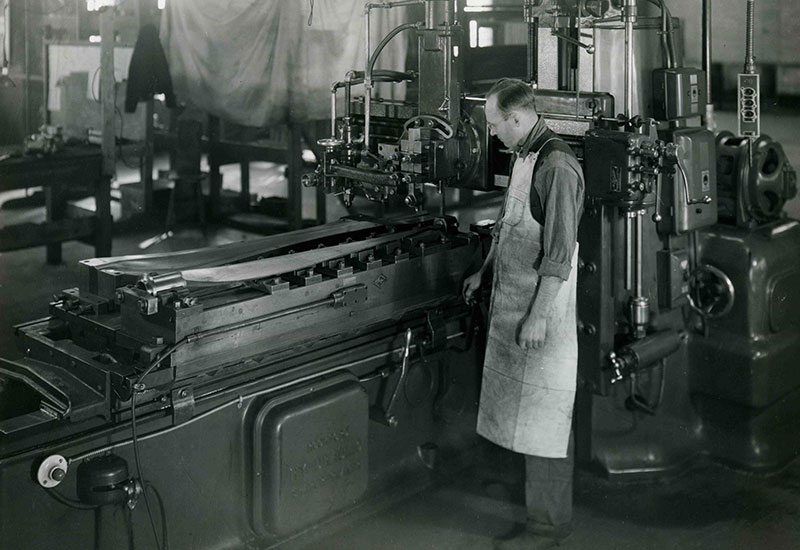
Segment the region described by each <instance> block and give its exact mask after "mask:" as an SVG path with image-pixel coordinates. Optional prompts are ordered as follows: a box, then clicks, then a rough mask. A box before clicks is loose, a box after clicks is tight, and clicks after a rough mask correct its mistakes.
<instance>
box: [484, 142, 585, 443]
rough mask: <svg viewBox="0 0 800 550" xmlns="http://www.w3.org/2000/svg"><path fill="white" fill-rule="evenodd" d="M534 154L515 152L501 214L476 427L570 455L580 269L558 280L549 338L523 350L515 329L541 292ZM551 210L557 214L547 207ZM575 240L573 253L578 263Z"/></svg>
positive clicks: (501, 439)
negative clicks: (534, 212) (532, 198)
mask: <svg viewBox="0 0 800 550" xmlns="http://www.w3.org/2000/svg"><path fill="white" fill-rule="evenodd" d="M536 158H537V155H536V154H529V155H528V156H527V157H525V158H522V157H520V158H518V159H517V160H516V162H515V163H514V170H513V172H512V176H511V182H510V184H509V187H508V190H507V192H506V198H505V203H504V205H503V210H502V212H501V217H500V219H499V220H498V222H497V223H498V224H499V226H500V227H499V231H497V230H496V232H495V235H496V238H497V239H498V240H497V242H496V244H495V247H496V250H495V258H494V278H493V282H492V300H491V305H490V314H489V334H488V338H487V344H486V358H485V361H484V369H483V382H482V387H481V397H480V408H479V411H478V428H477V431H478V434H480V435H481V436H483V437H485V438H487V439H489V440H490V441H492V442H493V443H496V444H497V445H500V446H502V447H505V448H507V449H510V450H512V451H516V452H518V453H523V454H527V455H534V456H540V457H546V458H564V457H566V456H567V446H568V444H569V435H570V429H571V427H572V409H573V405H574V402H575V382H576V375H577V367H578V334H577V323H576V312H575V282H576V279H577V269H575V268H573V269H572V270H570V275H569V279H568V280H567V281H566V282H565V283H564V284H562V285H561V288H560V290H559V292H558V295H557V296H556V299H555V302H554V309H553V314H552V316H551V317H550V318H549V319H548V320H547V332H546V339H545V343H544V346H542V347H540V348H539V349H528V350H524V349H522V348H521V347H519V345H517V342H516V339H517V332H518V330H519V326H520V323H521V321H522V319H523V317H524V316H525V315H526V314H527V312H528V308H529V307H530V304H531V301H532V299H533V297H534V295H535V293H536V288H537V285H538V282H539V275H538V273H537V272H536V267H537V266H538V262H539V261H540V257H541V248H542V231H543V228H542V226H541V225H540V224H539V223H538V222H537V221H536V219H535V218H534V217H533V215H532V214H531V209H530V193H531V189H532V187H533V185H532V181H533V178H532V176H533V168H534V165H535V163H536ZM550 215H553V214H550ZM577 258H578V247H577V246H576V247H575V253H574V255H573V257H572V265H573V266H575V265H577Z"/></svg>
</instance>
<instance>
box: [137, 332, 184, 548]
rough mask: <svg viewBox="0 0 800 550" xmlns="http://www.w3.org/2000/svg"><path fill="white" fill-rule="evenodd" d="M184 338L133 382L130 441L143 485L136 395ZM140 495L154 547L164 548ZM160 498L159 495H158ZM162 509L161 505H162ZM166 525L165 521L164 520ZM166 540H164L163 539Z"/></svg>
mask: <svg viewBox="0 0 800 550" xmlns="http://www.w3.org/2000/svg"><path fill="white" fill-rule="evenodd" d="M184 341H185V340H181V341H179V342H177V343H176V344H174V345H172V346H171V347H169V348H167V349H166V350H165V351H164V353H162V354H161V355H160V356H158V357H157V358H156V359H155V360H154V361H153V362H152V363H151V364H150V366H149V367H147V369H145V371H144V372H143V373H142V374H141V375H139V377H138V378H137V379H136V382H135V383H134V384H133V388H132V393H131V435H132V442H133V457H134V461H135V462H136V475H137V477H138V478H139V480H141V482H142V484H143V485H147V482H146V481H145V480H144V474H143V473H142V461H141V458H140V456H139V435H138V433H137V430H136V396H137V394H138V393H139V392H142V391H144V383H143V382H144V379H145V377H146V376H147V375H148V374H150V373H151V372H152V371H153V369H155V368H156V367H157V366H158V365H160V364H161V362H162V361H164V359H166V358H167V357H169V356H170V355H172V354H173V353H175V351H176V350H177V349H178V347H179V346H180V345H181V344H182V343H183V342H184ZM142 496H143V497H144V506H145V508H146V509H147V516H148V518H149V519H150V527H151V528H152V530H153V538H154V539H155V541H156V548H163V549H164V550H166V548H167V547H166V546H161V543H160V542H159V540H158V533H157V532H156V522H155V520H154V519H153V512H152V509H151V508H150V499H149V498H148V497H147V488H146V487H145V490H144V491H142ZM159 500H160V497H159ZM162 510H163V507H162ZM164 525H165V526H166V522H164ZM165 542H166V541H165Z"/></svg>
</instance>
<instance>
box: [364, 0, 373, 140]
mask: <svg viewBox="0 0 800 550" xmlns="http://www.w3.org/2000/svg"><path fill="white" fill-rule="evenodd" d="M369 11H370V6H369V5H367V7H366V8H364V42H365V52H364V151H365V152H367V153H368V152H369V124H370V120H369V119H370V110H371V105H370V103H371V101H370V100H371V97H372V78H371V75H370V74H369V58H370V44H369Z"/></svg>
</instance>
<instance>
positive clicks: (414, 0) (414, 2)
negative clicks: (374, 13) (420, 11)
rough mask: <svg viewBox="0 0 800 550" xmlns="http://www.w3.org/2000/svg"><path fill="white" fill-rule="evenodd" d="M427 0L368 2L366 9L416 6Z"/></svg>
mask: <svg viewBox="0 0 800 550" xmlns="http://www.w3.org/2000/svg"><path fill="white" fill-rule="evenodd" d="M424 3H425V0H401V1H399V2H374V3H372V4H367V6H366V9H368V10H372V9H377V8H381V9H389V8H402V7H403V6H415V5H417V4H424Z"/></svg>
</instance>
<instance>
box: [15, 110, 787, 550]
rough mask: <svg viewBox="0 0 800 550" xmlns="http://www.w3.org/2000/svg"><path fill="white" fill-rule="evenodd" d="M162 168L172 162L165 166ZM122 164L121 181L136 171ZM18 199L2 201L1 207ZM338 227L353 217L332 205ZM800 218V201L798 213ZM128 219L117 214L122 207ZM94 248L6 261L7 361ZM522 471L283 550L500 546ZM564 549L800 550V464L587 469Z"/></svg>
mask: <svg viewBox="0 0 800 550" xmlns="http://www.w3.org/2000/svg"><path fill="white" fill-rule="evenodd" d="M718 124H719V126H720V128H733V127H734V126H735V119H734V117H733V116H732V115H731V114H730V113H718ZM795 124H800V115H791V116H787V115H781V116H777V115H766V116H765V117H764V121H763V131H764V132H765V133H768V134H769V135H771V136H772V137H773V138H775V139H777V140H779V141H780V142H781V143H782V145H783V147H784V149H785V150H786V153H787V155H788V156H789V158H790V160H791V162H792V164H793V165H794V166H795V167H796V168H797V169H800V140H798V139H797V137H796V134H795V133H794V132H795V131H796V130H795V128H796V126H795ZM162 167H163V166H162ZM123 168H124V167H122V166H121V167H120V180H125V179H130V178H131V177H132V174H131V172H130V170H128V169H123ZM224 177H225V180H224V181H225V187H226V188H230V189H231V190H236V189H237V188H238V178H239V174H238V168H237V167H236V166H232V167H228V168H226V171H225V176H224ZM251 190H252V192H253V193H257V194H260V195H263V196H270V195H283V196H285V193H286V183H285V179H284V178H282V177H281V176H280V171H279V169H278V168H277V167H275V166H274V165H261V164H258V165H254V166H253V167H251ZM304 195H305V196H304V215H305V217H307V218H311V217H313V215H314V202H313V201H314V199H313V190H304ZM19 196H20V195H19V194H2V195H0V203H2V202H4V201H5V200H7V199H9V198H16V197H19ZM327 204H328V212H329V219H335V218H337V217H339V216H341V215H343V213H344V209H343V207H342V206H341V205H340V204H339V202H338V201H337V200H336V199H335V198H332V197H329V198H328V203H327ZM494 209H496V204H495V205H489V206H488V207H487V206H486V205H484V207H482V208H481V209H475V208H470V209H464V210H463V211H461V212H458V215H459V218H460V220H461V222H462V227H467V226H468V223H469V222H472V221H476V220H479V219H484V218H489V217H492V214H493V210H494ZM787 211H788V212H789V214H790V215H791V216H792V217H794V218H797V219H800V199H797V198H796V199H795V200H793V201H792V202H791V204H790V205H789V206H788V208H787ZM117 212H118V211H117ZM41 215H42V210H41V209H35V208H34V209H27V210H6V209H3V210H0V224H10V223H17V222H21V221H35V220H36V219H38V218H39V217H41ZM153 235H154V234H153V231H152V230H142V231H139V232H134V233H131V234H127V235H121V236H118V237H116V238H115V239H114V255H122V254H138V253H142V250H140V249H139V246H138V245H139V243H140V242H142V241H143V240H145V239H147V238H149V237H152V236H153ZM252 238H257V235H254V234H252V233H247V232H245V231H240V230H234V229H231V228H228V227H222V226H219V227H211V228H209V230H208V231H207V234H206V235H204V234H203V233H202V232H201V231H200V230H199V229H184V230H179V231H176V233H175V235H174V236H173V237H172V238H170V239H167V240H165V241H163V242H160V243H158V244H156V245H153V246H152V247H150V248H148V249H147V250H146V252H163V251H176V250H182V249H186V248H195V247H202V246H210V245H217V244H223V243H226V242H233V241H236V240H242V239H252ZM92 255H93V248H92V247H90V246H88V245H85V244H82V243H78V242H68V243H64V245H63V258H64V263H63V264H62V265H59V266H49V265H46V264H45V262H44V259H45V251H44V248H33V249H27V250H21V251H16V252H11V253H2V254H0V357H6V358H14V357H19V356H20V355H21V354H20V351H19V350H17V349H16V344H15V341H14V335H13V328H12V326H13V325H14V324H17V323H21V322H24V321H29V320H32V319H36V318H39V317H44V316H46V315H47V312H48V301H49V300H50V297H51V296H52V294H53V293H54V292H57V291H59V290H61V289H64V288H69V287H72V286H77V282H78V277H77V263H78V261H79V260H81V259H84V258H87V257H91V256H92ZM522 479H523V463H522V462H521V461H520V460H519V457H518V456H515V455H513V454H512V453H508V452H506V451H503V450H501V449H499V448H489V450H488V451H487V453H485V455H482V456H481V457H480V459H479V460H477V461H476V465H475V466H474V467H473V468H472V469H470V470H468V471H465V472H461V473H459V474H455V475H454V474H452V473H448V472H447V471H446V469H443V472H442V473H440V474H438V477H437V481H436V482H435V483H434V484H433V485H431V486H430V487H429V488H428V489H427V490H425V491H423V492H422V493H419V494H417V495H414V496H412V497H408V498H405V499H403V500H402V501H399V502H395V503H393V504H391V505H389V506H386V507H384V508H383V509H382V510H380V511H377V512H376V513H374V514H372V515H369V516H368V517H362V518H361V519H357V520H353V521H351V522H350V523H348V524H346V525H342V528H341V529H338V530H337V531H336V532H335V533H334V534H330V533H329V532H327V531H326V532H325V533H324V538H322V537H323V533H322V531H320V532H318V533H313V532H312V533H309V534H307V535H306V536H304V537H301V538H299V539H297V540H295V541H290V543H289V544H284V545H281V548H292V549H294V548H297V549H298V550H301V549H302V550H316V549H319V550H323V549H324V550H362V549H364V550H367V549H369V550H371V549H387V550H389V549H405V548H413V549H417V550H422V549H451V548H452V549H456V548H458V549H474V550H481V549H489V548H492V539H493V537H496V536H498V535H500V534H502V533H504V532H506V531H508V530H509V529H511V528H512V527H513V525H514V523H515V522H516V521H519V520H521V518H523V517H524V508H523V502H524V498H523V494H522ZM562 547H563V548H569V549H571V548H574V549H587V550H588V549H592V550H606V549H608V550H612V549H614V550H617V549H636V550H647V549H672V548H674V549H679V548H680V549H698V550H699V549H703V550H716V549H742V550H744V549H756V550H759V549H765V550H766V549H769V550H783V549H795V548H798V549H800V462H795V463H794V464H791V465H790V466H789V467H788V468H786V469H785V470H784V471H783V472H781V473H779V474H776V475H774V476H771V477H758V476H750V475H744V474H741V473H737V472H734V471H731V470H728V469H726V468H724V467H722V466H719V465H715V464H709V463H705V462H702V461H701V462H699V463H697V464H695V465H694V466H693V467H692V468H691V469H690V470H688V471H686V472H684V473H683V474H682V475H680V476H679V477H672V478H669V479H662V480H658V481H651V482H636V483H618V482H613V483H612V482H608V481H605V480H601V479H599V478H597V477H596V476H594V475H592V474H589V473H586V472H578V473H577V475H576V485H575V532H574V535H573V536H572V537H571V538H570V539H568V540H567V541H566V542H565V543H564V544H563V545H562Z"/></svg>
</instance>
